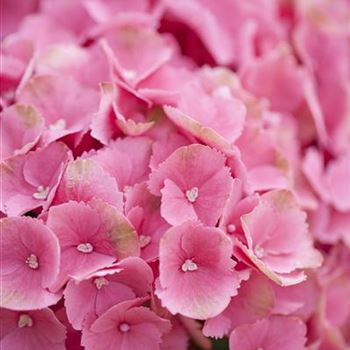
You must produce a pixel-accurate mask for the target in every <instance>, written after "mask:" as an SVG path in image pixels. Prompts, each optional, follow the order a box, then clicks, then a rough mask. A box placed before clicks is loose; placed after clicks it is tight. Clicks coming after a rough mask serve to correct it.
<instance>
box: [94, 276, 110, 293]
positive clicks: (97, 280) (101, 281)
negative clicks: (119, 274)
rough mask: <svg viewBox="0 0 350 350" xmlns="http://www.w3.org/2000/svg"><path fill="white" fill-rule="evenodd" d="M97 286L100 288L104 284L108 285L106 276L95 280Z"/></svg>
mask: <svg viewBox="0 0 350 350" xmlns="http://www.w3.org/2000/svg"><path fill="white" fill-rule="evenodd" d="M94 283H95V286H96V288H97V289H98V290H100V289H101V288H102V287H103V286H108V285H109V282H108V280H107V279H106V278H104V277H99V278H96V279H95V280H94Z"/></svg>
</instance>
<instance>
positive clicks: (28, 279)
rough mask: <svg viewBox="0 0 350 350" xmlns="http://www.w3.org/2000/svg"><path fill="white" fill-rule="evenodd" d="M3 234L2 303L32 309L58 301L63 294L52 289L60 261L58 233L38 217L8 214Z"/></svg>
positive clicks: (3, 222) (2, 225) (12, 307)
mask: <svg viewBox="0 0 350 350" xmlns="http://www.w3.org/2000/svg"><path fill="white" fill-rule="evenodd" d="M0 238H1V254H0V259H1V288H0V290H1V301H0V303H1V307H5V308H7V309H10V310H32V309H41V308H44V307H47V306H50V305H54V304H56V303H57V302H58V300H59V299H60V298H61V294H60V293H52V292H51V291H50V290H49V288H50V287H51V286H52V285H53V283H54V282H55V280H56V278H57V276H58V272H59V262H60V249H59V244H58V240H57V238H56V236H55V235H54V233H53V232H52V231H51V230H50V229H49V228H48V227H46V226H45V225H44V224H43V223H42V222H41V221H39V220H37V219H32V218H26V217H18V218H4V219H1V235H0ZM13 248H15V250H14V249H13Z"/></svg>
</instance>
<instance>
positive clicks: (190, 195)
mask: <svg viewBox="0 0 350 350" xmlns="http://www.w3.org/2000/svg"><path fill="white" fill-rule="evenodd" d="M198 192H199V190H198V187H192V188H191V189H190V190H187V191H186V197H187V199H188V201H189V202H191V203H194V202H195V201H196V199H197V198H198Z"/></svg>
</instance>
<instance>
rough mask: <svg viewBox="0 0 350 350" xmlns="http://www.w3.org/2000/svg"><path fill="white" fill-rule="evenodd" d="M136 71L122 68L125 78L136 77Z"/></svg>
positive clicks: (131, 78)
mask: <svg viewBox="0 0 350 350" xmlns="http://www.w3.org/2000/svg"><path fill="white" fill-rule="evenodd" d="M136 75H137V73H136V71H134V70H132V69H124V70H123V77H124V78H125V79H127V80H133V79H135V78H136Z"/></svg>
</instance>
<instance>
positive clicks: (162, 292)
mask: <svg viewBox="0 0 350 350" xmlns="http://www.w3.org/2000/svg"><path fill="white" fill-rule="evenodd" d="M231 255H232V242H231V240H230V239H229V238H228V237H227V236H225V234H224V233H223V232H222V231H221V230H219V229H217V228H211V227H205V226H203V225H202V224H200V223H199V222H196V221H188V222H185V223H183V224H182V225H180V226H175V227H173V228H171V229H169V230H168V231H167V232H166V233H165V235H164V236H163V237H162V240H161V242H160V252H159V280H158V284H157V289H156V294H157V295H158V297H159V298H160V299H161V301H162V305H163V306H165V307H167V308H168V309H169V310H170V312H172V313H180V314H182V315H184V316H188V317H192V318H199V319H207V318H209V317H213V316H216V315H217V314H219V313H220V312H221V311H223V310H224V309H225V307H226V306H227V305H228V303H229V301H230V297H231V296H233V295H235V294H237V288H238V287H239V284H240V275H239V273H238V272H237V271H235V270H234V266H235V262H234V261H233V260H232V259H231ZM211 281H215V284H212V282H211ZM208 286H210V288H208ZM185 291H186V292H185Z"/></svg>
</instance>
